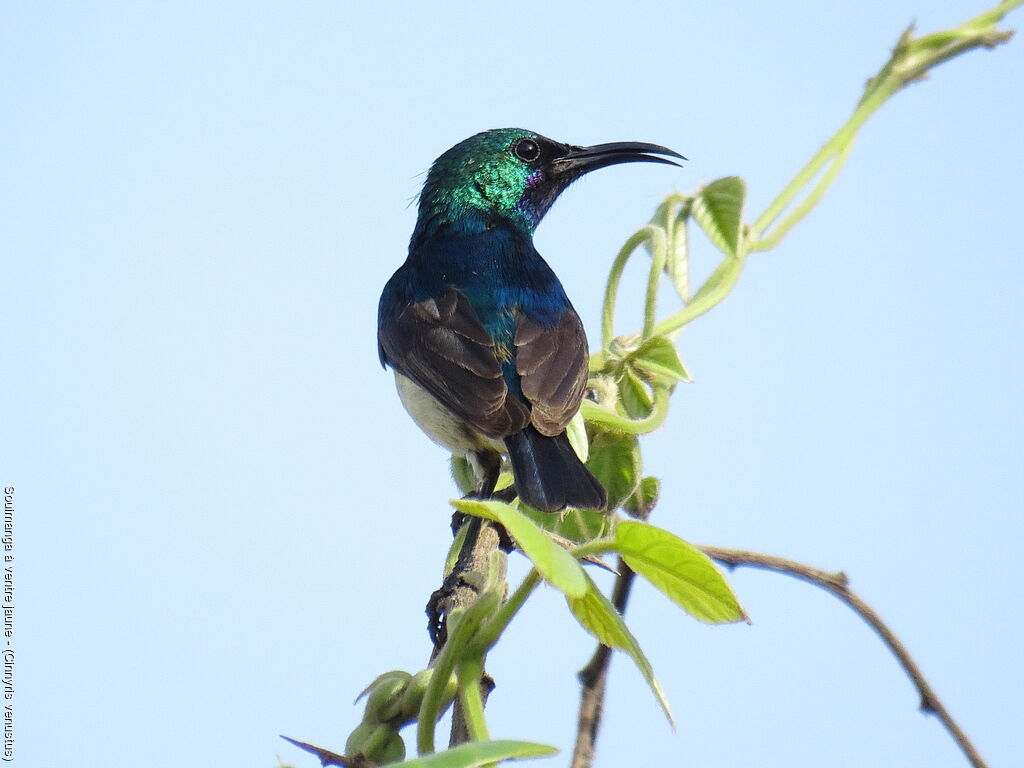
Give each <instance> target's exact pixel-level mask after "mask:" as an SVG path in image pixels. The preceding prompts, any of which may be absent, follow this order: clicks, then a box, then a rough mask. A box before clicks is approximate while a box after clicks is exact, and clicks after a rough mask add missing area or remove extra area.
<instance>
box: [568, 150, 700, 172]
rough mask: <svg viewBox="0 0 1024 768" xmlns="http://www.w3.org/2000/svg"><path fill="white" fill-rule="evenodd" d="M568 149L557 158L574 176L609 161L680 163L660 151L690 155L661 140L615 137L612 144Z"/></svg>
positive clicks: (674, 154)
mask: <svg viewBox="0 0 1024 768" xmlns="http://www.w3.org/2000/svg"><path fill="white" fill-rule="evenodd" d="M567 148H568V150H569V151H568V152H567V153H566V154H565V155H563V156H562V157H560V158H558V159H557V160H555V162H554V166H555V168H556V169H557V170H558V171H559V173H565V174H568V175H572V176H579V175H582V174H584V173H589V172H590V171H596V170H597V169H598V168H607V167H608V166H609V165H618V164H619V163H664V164H665V165H680V164H679V163H677V162H675V161H674V160H668V159H666V158H664V157H658V155H668V156H669V157H677V158H679V159H680V160H685V159H686V158H685V157H683V156H682V155H680V154H679V153H678V152H674V151H672V150H671V149H669V148H668V147H663V146H661V145H660V144H648V143H647V142H644V141H614V142H611V143H610V144H595V145H594V146H592V147H574V146H572V145H569V146H568V147H567Z"/></svg>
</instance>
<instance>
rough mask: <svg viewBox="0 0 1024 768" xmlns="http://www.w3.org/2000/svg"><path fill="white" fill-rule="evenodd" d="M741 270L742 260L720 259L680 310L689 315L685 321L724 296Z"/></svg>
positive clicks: (705, 310) (701, 312)
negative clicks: (688, 301)
mask: <svg viewBox="0 0 1024 768" xmlns="http://www.w3.org/2000/svg"><path fill="white" fill-rule="evenodd" d="M742 271H743V261H742V260H740V259H733V258H728V257H727V258H724V259H722V261H721V262H720V263H719V264H718V266H717V267H715V271H714V272H712V273H711V274H710V275H708V279H707V280H705V281H704V283H703V285H701V287H700V288H698V289H697V292H696V293H695V294H693V298H692V299H690V303H689V304H687V305H686V308H685V309H683V310H682V311H683V312H684V313H686V314H687V315H688V316H689V317H688V320H687V322H689V320H692V319H693V318H694V317H697V316H698V315H700V314H703V313H704V312H707V311H708V310H709V309H711V308H712V307H713V306H715V305H716V304H717V303H718V302H719V301H721V300H722V299H723V298H725V296H726V294H728V293H729V291H731V290H732V287H733V286H734V285H735V284H736V281H737V280H739V279H740V272H742Z"/></svg>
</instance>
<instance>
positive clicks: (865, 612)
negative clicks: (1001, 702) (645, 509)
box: [574, 547, 986, 768]
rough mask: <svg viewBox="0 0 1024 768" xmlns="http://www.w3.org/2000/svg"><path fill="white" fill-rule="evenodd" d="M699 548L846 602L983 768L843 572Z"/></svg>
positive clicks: (925, 707)
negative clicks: (777, 574) (806, 583)
mask: <svg viewBox="0 0 1024 768" xmlns="http://www.w3.org/2000/svg"><path fill="white" fill-rule="evenodd" d="M699 549H700V550H701V551H702V552H704V554H706V555H707V556H708V557H710V558H711V559H712V560H717V561H718V562H720V563H723V564H724V565H727V566H729V567H730V568H735V567H737V566H749V567H751V568H763V569H765V570H769V571H775V572H777V573H784V574H786V575H787V576H793V577H795V578H798V579H801V580H803V581H806V582H808V583H810V584H814V585H815V586H817V587H821V588H822V589H824V590H826V591H827V592H831V593H832V594H833V595H835V596H836V597H837V598H839V599H840V600H841V601H842V602H844V603H846V604H847V605H848V606H849V607H850V608H852V609H853V611H854V612H855V613H856V614H857V615H858V616H860V617H861V618H862V619H863V620H864V621H865V622H867V624H868V625H869V626H870V627H871V628H872V629H873V630H874V631H875V634H877V635H878V636H879V637H880V638H882V642H884V643H885V644H886V646H888V648H889V650H890V651H891V652H892V654H893V655H894V656H895V657H896V660H897V661H899V663H900V666H902V667H903V670H904V671H905V672H906V673H907V676H908V677H909V678H910V680H911V682H912V683H913V684H914V687H916V688H917V690H918V693H919V694H920V695H921V711H922V712H924V713H926V714H928V713H931V714H934V715H935V716H936V717H938V718H939V721H940V722H941V723H942V725H943V726H944V727H945V728H946V730H947V731H949V733H950V735H951V736H952V737H953V738H954V739H955V740H956V743H957V744H958V745H959V747H960V749H961V750H962V751H963V753H964V755H965V756H966V757H967V759H968V760H969V761H970V763H971V765H972V766H974V768H986V763H985V761H984V760H982V759H981V755H979V754H978V750H977V749H976V748H975V747H974V745H973V744H972V743H971V740H970V739H968V738H967V734H965V733H964V732H963V730H962V729H961V728H960V726H959V725H957V723H956V721H955V720H954V719H953V717H952V715H950V714H949V712H948V711H947V709H946V707H945V706H944V705H943V704H942V701H941V700H940V699H939V697H938V695H937V694H936V693H935V691H934V690H933V689H932V687H931V686H930V685H929V684H928V681H927V680H925V677H924V674H922V672H921V669H920V667H918V666H917V663H916V662H915V661H914V659H913V658H912V657H911V655H910V652H909V651H908V650H907V649H906V647H905V646H904V645H903V642H902V641H901V640H900V639H899V638H898V637H897V636H896V634H895V633H894V632H893V631H892V630H891V629H889V627H888V625H887V624H886V623H885V622H884V621H882V619H881V618H880V617H879V616H878V614H877V613H875V611H874V610H873V609H872V608H871V607H870V606H869V605H868V604H867V603H865V602H864V601H863V600H861V599H860V597H858V596H857V595H856V594H855V593H854V592H853V591H852V590H851V589H850V587H849V579H848V578H847V576H846V574H845V573H843V572H842V571H839V572H837V573H829V572H828V571H822V570H819V569H817V568H812V567H811V566H809V565H804V564H803V563H797V562H794V561H793V560H786V559H784V558H781V557H773V556H772V555H763V554H760V553H759V552H745V551H743V550H739V549H723V548H721V547H699ZM574 765H575V764H574Z"/></svg>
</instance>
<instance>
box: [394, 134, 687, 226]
mask: <svg viewBox="0 0 1024 768" xmlns="http://www.w3.org/2000/svg"><path fill="white" fill-rule="evenodd" d="M658 155H668V156H669V157H675V158H680V159H685V158H683V156H682V155H680V154H679V153H677V152H673V151H672V150H671V149H667V148H665V147H662V146H659V145H657V144H646V143H643V142H635V141H624V142H616V143H612V144H597V145H594V146H592V147H577V146H574V145H572V144H562V143H560V142H557V141H552V140H551V139H549V138H546V137H544V136H541V135H540V134H537V133H534V132H533V131H526V130H523V129H521V128H500V129H496V130H491V131H484V132H483V133H478V134H476V135H475V136H471V137H470V138H468V139H466V140H465V141H462V142H459V143H458V144H456V145H455V146H454V147H452V148H451V149H449V150H448V151H447V152H445V153H444V154H443V155H441V156H440V157H439V158H437V160H435V161H434V164H433V166H431V168H430V173H429V174H427V180H426V183H425V184H424V185H423V191H422V192H421V193H420V206H419V222H418V224H417V232H418V233H420V234H423V233H424V230H425V229H427V230H430V229H436V228H437V227H440V226H443V225H445V224H455V225H458V223H459V222H460V221H465V220H470V219H473V220H476V221H480V220H481V219H484V220H485V221H487V222H489V223H491V224H493V225H495V226H497V225H501V224H504V225H506V226H507V225H509V224H511V225H512V226H514V227H516V228H518V229H521V230H523V231H525V232H528V233H530V234H532V233H533V230H534V229H535V228H536V226H537V224H538V223H540V220H541V219H542V218H543V217H544V214H545V213H547V211H548V209H549V208H550V207H551V204H552V203H554V201H555V199H556V198H557V197H558V196H559V195H560V194H561V193H562V191H563V190H565V188H566V187H568V186H569V185H570V184H571V183H572V182H573V181H575V180H576V179H578V178H579V177H580V176H582V175H583V174H585V173H589V172H590V171H594V170H597V169H598V168H605V167H607V166H609V165H616V164H618V163H638V162H648V163H666V164H669V165H678V163H675V162H674V161H672V160H668V159H666V158H664V157H658ZM414 237H415V236H414Z"/></svg>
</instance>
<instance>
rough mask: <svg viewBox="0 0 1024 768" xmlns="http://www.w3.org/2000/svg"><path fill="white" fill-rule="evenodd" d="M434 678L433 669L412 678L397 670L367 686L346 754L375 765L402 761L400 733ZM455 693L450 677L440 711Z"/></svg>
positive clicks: (402, 748)
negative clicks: (364, 701) (363, 703)
mask: <svg viewBox="0 0 1024 768" xmlns="http://www.w3.org/2000/svg"><path fill="white" fill-rule="evenodd" d="M433 674H434V670H433V669H423V670H420V671H419V672H417V673H416V674H415V675H410V674H409V673H408V672H403V671H402V670H400V669H396V670H393V671H391V672H385V673H384V674H383V675H380V676H378V677H377V679H376V680H374V681H373V682H372V683H370V684H369V685H368V686H367V687H366V690H365V691H363V694H367V699H366V709H365V711H364V712H363V722H361V723H360V724H359V725H357V726H356V727H355V729H354V730H353V731H352V733H351V734H349V737H348V741H347V742H345V754H346V755H348V756H349V757H355V756H356V755H362V756H363V757H365V758H366V759H367V760H369V761H371V762H373V763H376V764H377V765H387V764H388V763H397V762H400V761H402V760H404V759H405V742H404V741H402V737H401V735H400V734H399V730H400V729H401V728H403V727H404V726H406V725H408V724H409V723H411V722H413V721H414V720H415V719H416V717H417V715H418V714H419V711H420V705H421V704H422V703H423V695H424V694H425V693H426V691H427V686H428V685H429V683H430V678H431V677H432V676H433ZM455 689H456V680H455V676H454V675H453V676H452V677H451V679H450V680H449V681H448V685H447V686H446V687H445V691H444V705H443V707H442V709H443V708H444V707H447V706H448V703H450V702H451V700H452V699H453V698H455Z"/></svg>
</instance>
